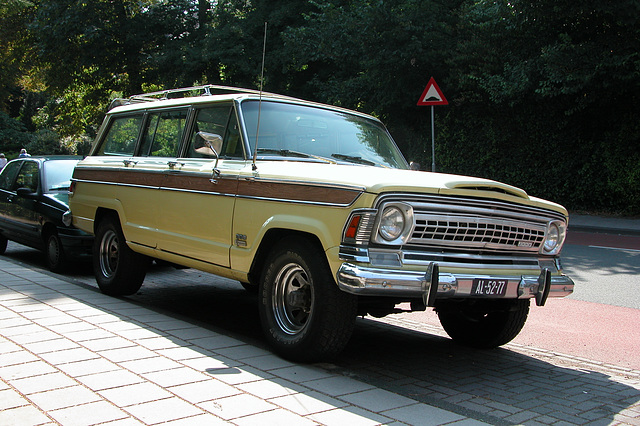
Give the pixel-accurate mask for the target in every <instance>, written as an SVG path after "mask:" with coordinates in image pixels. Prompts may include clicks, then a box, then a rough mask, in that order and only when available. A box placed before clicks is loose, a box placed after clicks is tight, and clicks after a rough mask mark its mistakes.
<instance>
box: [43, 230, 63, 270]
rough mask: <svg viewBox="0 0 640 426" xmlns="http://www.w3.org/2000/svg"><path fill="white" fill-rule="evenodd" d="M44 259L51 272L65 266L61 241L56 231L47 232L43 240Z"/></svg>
mask: <svg viewBox="0 0 640 426" xmlns="http://www.w3.org/2000/svg"><path fill="white" fill-rule="evenodd" d="M44 244H45V245H44V260H45V262H46V264H47V267H48V268H49V270H50V271H52V272H62V271H64V269H65V266H66V257H65V254H64V249H63V247H62V241H60V237H59V236H58V234H57V233H56V232H49V233H47V235H46V236H45V240H44Z"/></svg>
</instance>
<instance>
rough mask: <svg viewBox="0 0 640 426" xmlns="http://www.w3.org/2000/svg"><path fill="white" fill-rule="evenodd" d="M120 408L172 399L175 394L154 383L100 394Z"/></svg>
mask: <svg viewBox="0 0 640 426" xmlns="http://www.w3.org/2000/svg"><path fill="white" fill-rule="evenodd" d="M98 393H99V394H100V395H101V396H102V397H103V398H105V399H107V400H109V401H111V402H112V403H114V404H115V405H117V406H118V407H127V406H130V405H137V404H142V403H145V402H151V401H158V400H161V399H168V398H172V397H173V394H172V393H171V392H168V391H167V390H165V389H163V388H162V387H161V386H158V385H156V384H154V383H149V382H143V383H137V384H134V385H128V386H121V387H118V388H113V389H106V390H103V391H100V392H98Z"/></svg>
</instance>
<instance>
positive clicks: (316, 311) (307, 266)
mask: <svg viewBox="0 0 640 426" xmlns="http://www.w3.org/2000/svg"><path fill="white" fill-rule="evenodd" d="M259 297H260V303H259V313H260V320H261V323H262V328H263V331H264V334H265V337H266V339H267V342H268V343H269V345H270V346H271V347H272V348H273V350H274V352H276V353H277V354H279V355H280V356H282V357H284V358H286V359H289V360H292V361H297V362H315V361H326V360H330V359H331V358H333V357H335V356H336V355H338V354H339V353H340V352H341V351H342V350H343V349H344V347H345V346H346V344H347V342H348V341H349V339H350V338H351V333H352V332H353V327H354V325H355V320H356V311H357V298H356V297H355V296H354V295H351V294H348V293H344V292H343V291H341V290H340V289H339V288H338V286H337V284H336V282H335V280H334V279H333V276H332V274H331V270H330V268H329V265H328V264H327V261H326V258H325V255H324V252H323V251H322V250H320V249H319V247H318V246H317V245H316V244H313V243H312V242H311V241H307V240H306V239H304V238H287V239H285V240H283V241H282V242H280V243H279V244H278V245H277V246H276V247H275V248H274V249H273V250H272V251H271V254H270V255H269V257H268V259H267V262H266V266H265V268H264V271H263V274H262V279H261V280H260V289H259Z"/></svg>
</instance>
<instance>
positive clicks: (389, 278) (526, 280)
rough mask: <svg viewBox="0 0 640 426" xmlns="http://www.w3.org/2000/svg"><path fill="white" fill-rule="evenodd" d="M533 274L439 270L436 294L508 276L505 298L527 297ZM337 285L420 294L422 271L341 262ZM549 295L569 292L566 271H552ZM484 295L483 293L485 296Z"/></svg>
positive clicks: (466, 292)
mask: <svg viewBox="0 0 640 426" xmlns="http://www.w3.org/2000/svg"><path fill="white" fill-rule="evenodd" d="M539 276H540V275H539V273H538V274H537V275H482V274H478V275H469V274H452V273H447V272H440V274H439V280H438V293H437V296H436V297H437V298H439V299H445V298H454V297H455V298H469V297H473V296H471V288H472V286H473V280H474V279H475V278H484V279H495V280H504V279H506V280H508V284H507V290H506V294H505V296H504V298H506V299H530V298H533V297H535V295H536V294H537V293H538V291H539V289H540V282H539ZM336 280H337V282H338V287H339V288H340V289H341V290H343V291H345V292H347V293H352V294H356V295H361V296H389V297H409V298H420V297H422V295H423V291H422V288H423V281H424V280H425V273H424V272H417V271H402V270H394V269H381V268H380V269H377V268H367V267H362V266H357V265H354V264H351V263H343V264H342V266H341V267H340V269H339V270H338V273H337V274H336ZM550 284H551V287H550V292H549V297H565V296H568V295H569V294H571V293H572V292H573V288H574V283H573V280H572V279H571V278H569V277H567V276H566V275H552V276H551V283H550ZM485 297H486V296H485Z"/></svg>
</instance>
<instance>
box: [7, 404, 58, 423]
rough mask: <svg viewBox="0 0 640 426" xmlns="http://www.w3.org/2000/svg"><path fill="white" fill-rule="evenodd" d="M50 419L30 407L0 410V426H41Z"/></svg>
mask: <svg viewBox="0 0 640 426" xmlns="http://www.w3.org/2000/svg"><path fill="white" fill-rule="evenodd" d="M48 422H50V419H49V418H48V417H47V416H45V415H44V414H42V412H40V410H38V409H37V408H36V407H34V406H32V405H25V406H22V407H16V408H10V409H7V410H0V424H1V425H6V426H10V425H15V426H29V425H43V424H46V423H48Z"/></svg>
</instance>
